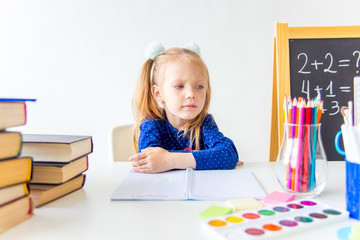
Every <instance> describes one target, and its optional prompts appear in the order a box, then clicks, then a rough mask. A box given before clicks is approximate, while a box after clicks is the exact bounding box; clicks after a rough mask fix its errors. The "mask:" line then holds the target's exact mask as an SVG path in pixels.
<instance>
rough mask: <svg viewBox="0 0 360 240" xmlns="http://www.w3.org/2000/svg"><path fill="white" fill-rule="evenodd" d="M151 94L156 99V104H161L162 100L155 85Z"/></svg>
mask: <svg viewBox="0 0 360 240" xmlns="http://www.w3.org/2000/svg"><path fill="white" fill-rule="evenodd" d="M152 92H153V96H154V98H155V99H156V101H157V102H162V98H161V95H160V91H159V87H158V86H156V85H153V86H152Z"/></svg>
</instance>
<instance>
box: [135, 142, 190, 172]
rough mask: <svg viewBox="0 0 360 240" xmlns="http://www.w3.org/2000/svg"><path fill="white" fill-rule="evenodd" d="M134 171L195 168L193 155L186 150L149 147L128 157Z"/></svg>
mask: <svg viewBox="0 0 360 240" xmlns="http://www.w3.org/2000/svg"><path fill="white" fill-rule="evenodd" d="M129 160H130V161H132V166H133V169H134V171H135V172H141V173H157V172H165V171H168V170H171V169H186V168H195V167H196V163H195V159H194V156H193V155H192V154H191V153H186V152H169V151H167V150H165V149H163V148H161V147H149V148H146V149H144V150H142V151H141V152H140V153H137V154H135V155H133V156H131V157H130V158H129Z"/></svg>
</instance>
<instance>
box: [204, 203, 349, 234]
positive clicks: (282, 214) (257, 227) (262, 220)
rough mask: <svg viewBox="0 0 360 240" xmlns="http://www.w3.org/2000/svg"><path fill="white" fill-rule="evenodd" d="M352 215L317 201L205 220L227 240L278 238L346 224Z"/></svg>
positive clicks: (239, 212)
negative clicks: (340, 222) (337, 224)
mask: <svg viewBox="0 0 360 240" xmlns="http://www.w3.org/2000/svg"><path fill="white" fill-rule="evenodd" d="M348 218H349V213H348V212H346V211H343V210H339V209H336V208H334V207H331V206H329V205H325V204H322V203H320V202H318V201H314V200H297V201H292V202H288V203H286V204H278V205H273V206H266V207H263V208H258V209H252V210H242V211H238V212H234V213H232V214H228V215H225V216H221V217H216V218H211V219H206V220H202V221H203V223H204V224H205V225H206V226H207V227H209V228H211V229H213V230H214V231H216V232H217V233H219V234H220V235H222V236H223V237H224V238H226V239H230V240H231V239H259V240H260V239H277V238H279V237H282V236H286V235H287V234H294V233H295V232H299V231H304V230H310V229H313V228H319V227H323V226H327V224H330V223H335V222H339V221H343V220H346V219H348Z"/></svg>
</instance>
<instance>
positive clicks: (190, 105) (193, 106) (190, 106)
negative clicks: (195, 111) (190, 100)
mask: <svg viewBox="0 0 360 240" xmlns="http://www.w3.org/2000/svg"><path fill="white" fill-rule="evenodd" d="M183 107H185V108H196V105H194V104H188V105H185V106H183Z"/></svg>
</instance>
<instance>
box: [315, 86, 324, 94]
mask: <svg viewBox="0 0 360 240" xmlns="http://www.w3.org/2000/svg"><path fill="white" fill-rule="evenodd" d="M321 90H322V88H321V87H319V85H317V86H316V88H315V89H314V91H316V94H317V93H318V92H319V91H321Z"/></svg>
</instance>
